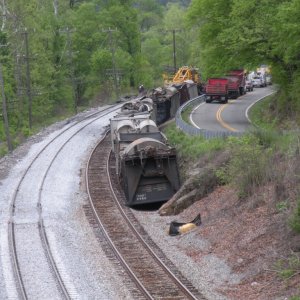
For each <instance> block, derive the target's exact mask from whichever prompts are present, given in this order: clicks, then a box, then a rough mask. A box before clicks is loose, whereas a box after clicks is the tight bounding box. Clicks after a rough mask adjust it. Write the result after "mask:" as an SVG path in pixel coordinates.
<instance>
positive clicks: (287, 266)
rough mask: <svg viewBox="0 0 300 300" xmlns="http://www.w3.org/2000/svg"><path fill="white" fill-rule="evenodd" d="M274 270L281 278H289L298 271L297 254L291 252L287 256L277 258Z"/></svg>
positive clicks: (299, 263) (299, 261)
mask: <svg viewBox="0 0 300 300" xmlns="http://www.w3.org/2000/svg"><path fill="white" fill-rule="evenodd" d="M275 271H276V272H277V274H278V275H279V276H280V277H281V278H282V279H290V278H291V277H293V276H294V275H296V274H298V273H299V272H300V257H299V254H296V253H294V252H293V253H292V254H291V255H290V256H289V257H287V258H282V259H279V260H278V261H277V262H276V264H275Z"/></svg>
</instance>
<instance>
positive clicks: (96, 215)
mask: <svg viewBox="0 0 300 300" xmlns="http://www.w3.org/2000/svg"><path fill="white" fill-rule="evenodd" d="M109 132H110V131H109V130H108V131H107V132H106V133H105V135H104V136H103V138H102V139H101V140H100V141H99V143H98V144H97V145H96V146H95V148H94V149H93V151H92V152H91V154H90V157H89V159H88V162H87V167H86V173H85V174H86V185H87V187H89V178H88V177H89V176H88V170H89V168H88V166H89V165H90V161H91V159H92V156H93V154H94V152H95V151H96V149H97V148H98V147H99V146H100V145H101V143H102V142H103V141H104V139H105V138H106V136H107V134H108V133H109ZM106 168H108V161H107V165H106ZM106 171H107V172H108V169H107V170H106ZM107 174H108V173H107ZM87 193H88V197H89V202H90V205H91V208H92V211H93V214H94V217H95V218H96V220H97V222H98V225H99V226H100V227H101V229H102V231H103V233H104V235H105V238H106V240H107V241H108V243H109V245H110V247H111V249H112V250H113V252H114V254H115V255H116V257H117V258H118V259H119V261H120V262H121V264H122V266H123V268H124V269H125V270H126V272H127V273H128V274H129V276H130V277H131V279H132V280H133V281H134V283H135V284H136V286H137V287H138V288H139V290H140V291H141V292H142V294H143V295H144V296H145V297H146V299H149V300H154V298H153V297H152V296H151V295H150V294H149V293H148V291H147V290H146V289H145V287H144V286H143V284H142V283H141V282H140V280H139V279H138V278H137V277H136V276H135V274H134V273H133V272H132V270H131V268H130V267H129V266H128V264H127V263H126V261H125V260H124V259H123V257H122V255H121V253H120V252H119V251H118V249H117V248H116V247H115V245H114V243H113V241H112V240H111V238H110V237H109V234H108V232H107V231H106V229H105V228H104V226H103V224H102V222H101V220H100V218H99V216H98V213H97V210H96V208H95V205H94V203H93V201H92V197H91V194H90V191H89V188H87Z"/></svg>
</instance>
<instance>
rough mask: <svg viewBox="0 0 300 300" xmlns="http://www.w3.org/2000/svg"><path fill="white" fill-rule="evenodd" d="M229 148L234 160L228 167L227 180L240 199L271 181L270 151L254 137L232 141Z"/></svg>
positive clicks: (248, 136) (247, 136)
mask: <svg viewBox="0 0 300 300" xmlns="http://www.w3.org/2000/svg"><path fill="white" fill-rule="evenodd" d="M229 147H230V151H231V154H232V155H231V156H232V158H231V160H230V163H229V165H228V167H227V176H228V179H227V180H228V182H230V183H231V184H232V185H233V186H234V187H235V188H237V190H238V193H239V196H240V198H244V197H246V196H249V195H251V194H252V192H253V190H254V188H255V187H257V186H259V185H261V184H263V183H265V182H267V181H268V180H269V175H268V174H269V172H268V170H269V160H270V149H265V148H264V147H263V146H261V145H260V144H259V141H258V139H257V138H256V137H255V136H254V135H246V136H244V137H242V138H240V139H231V140H230V143H229ZM224 171H225V172H226V169H225V170H224V169H223V171H222V173H221V174H222V177H223V178H224V176H226V173H225V174H224Z"/></svg>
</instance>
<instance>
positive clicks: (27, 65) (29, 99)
mask: <svg viewBox="0 0 300 300" xmlns="http://www.w3.org/2000/svg"><path fill="white" fill-rule="evenodd" d="M23 34H24V37H25V60H26V94H27V98H28V121H29V128H30V129H31V128H32V93H31V80H30V65H29V46H28V32H27V30H25V31H24V32H23Z"/></svg>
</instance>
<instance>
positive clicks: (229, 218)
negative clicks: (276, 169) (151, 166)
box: [178, 186, 300, 300]
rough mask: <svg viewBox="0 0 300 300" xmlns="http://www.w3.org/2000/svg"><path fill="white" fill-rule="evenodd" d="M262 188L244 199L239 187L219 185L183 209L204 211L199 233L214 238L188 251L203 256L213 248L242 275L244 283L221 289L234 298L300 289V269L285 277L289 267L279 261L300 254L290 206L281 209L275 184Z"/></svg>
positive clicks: (262, 299) (189, 214)
mask: <svg viewBox="0 0 300 300" xmlns="http://www.w3.org/2000/svg"><path fill="white" fill-rule="evenodd" d="M258 194H259V195H260V196H259V197H257V196H256V198H249V199H245V200H239V199H238V197H237V195H236V193H235V191H234V190H233V189H231V188H229V187H226V186H223V187H218V188H217V189H216V190H215V191H214V192H213V193H211V194H210V195H208V196H207V197H206V198H203V199H201V200H199V201H197V202H196V203H194V204H193V205H192V206H191V207H189V208H188V209H186V210H185V211H184V212H182V213H181V214H180V215H179V216H178V217H179V218H180V219H187V220H188V219H193V217H194V216H195V215H196V214H197V212H199V213H200V214H201V218H202V225H201V228H200V230H199V235H201V237H202V238H205V239H207V240H208V241H209V242H210V243H211V247H210V248H209V249H208V250H207V251H206V253H204V252H201V251H200V252H199V251H197V252H196V253H195V251H194V252H191V253H187V255H189V256H191V257H193V259H194V260H195V261H200V260H201V257H203V256H204V255H205V254H208V253H213V254H214V255H216V256H218V257H219V258H221V259H225V260H226V261H227V263H228V264H229V265H230V266H231V268H232V271H233V272H235V273H238V274H240V275H241V276H242V278H243V280H242V281H241V282H240V283H239V284H238V285H224V286H223V288H222V289H221V290H220V291H219V292H221V293H222V294H224V296H226V297H228V298H229V299H239V300H240V299H247V300H252V299H253V300H267V299H290V297H292V296H296V295H297V296H298V295H300V272H296V273H295V274H293V275H290V276H286V277H288V278H283V275H282V272H281V273H280V271H283V270H284V269H285V267H281V268H278V265H279V262H280V261H286V260H285V259H286V258H287V257H298V258H300V252H299V251H300V236H299V235H298V236H297V235H295V234H293V233H292V232H291V230H290V228H289V226H288V225H287V215H286V212H278V209H276V205H275V203H274V200H273V199H274V191H273V188H272V187H264V188H263V189H262V190H261V191H259V193H258ZM297 251H298V252H297ZM299 266H300V264H299ZM299 266H298V271H299ZM280 275H281V276H280Z"/></svg>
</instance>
